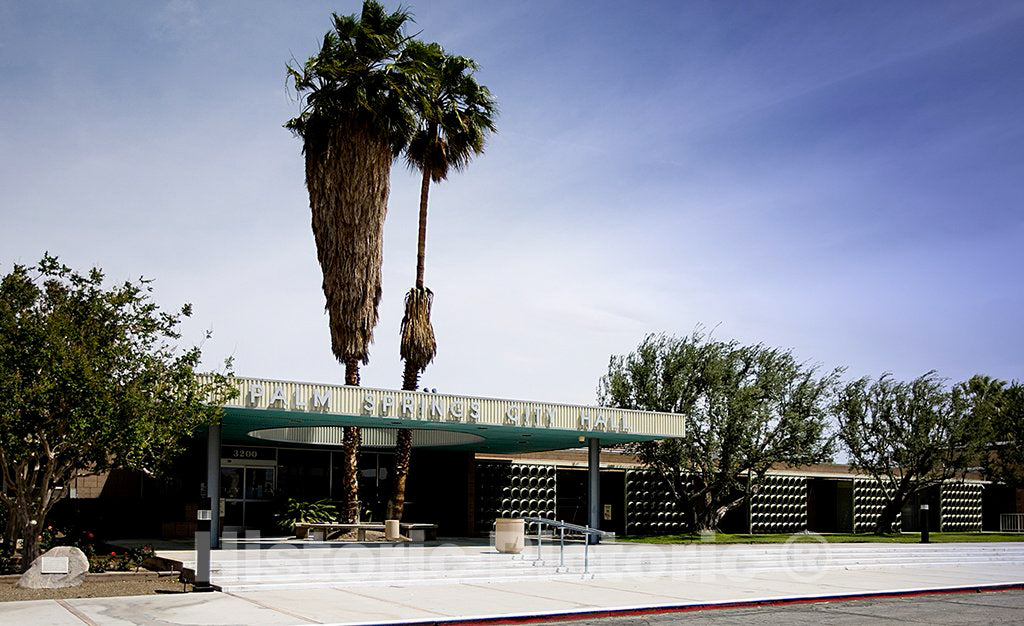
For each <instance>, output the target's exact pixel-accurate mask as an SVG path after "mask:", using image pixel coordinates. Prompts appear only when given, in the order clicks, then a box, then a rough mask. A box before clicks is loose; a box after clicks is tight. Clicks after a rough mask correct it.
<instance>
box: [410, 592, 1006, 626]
mask: <svg viewBox="0 0 1024 626" xmlns="http://www.w3.org/2000/svg"><path fill="white" fill-rule="evenodd" d="M1002 591H1024V583H1007V584H998V585H980V586H973V587H949V588H940V589H921V590H916V591H915V590H912V591H884V592H872V593H855V594H844V595H829V596H815V597H813V598H779V599H769V600H751V601H746V600H737V601H735V602H720V603H703V604H686V605H682V604H681V605H677V606H658V607H651V608H649V609H644V608H636V609H596V610H590V611H587V610H583V611H573V612H571V613H558V614H552V615H523V616H521V617H508V616H504V617H493V618H482V619H481V618H477V619H451V620H440V621H437V622H433V623H436V624H538V623H543V622H568V621H574V620H581V619H601V618H607V617H631V616H638V615H657V614H662V613H695V612H698V611H722V610H728V609H742V608H752V607H758V606H791V605H799V604H819V603H822V602H852V601H854V600H871V599H877V598H914V597H919V596H934V595H954V594H966V593H989V592H1002ZM395 623H396V624H399V623H402V622H395Z"/></svg>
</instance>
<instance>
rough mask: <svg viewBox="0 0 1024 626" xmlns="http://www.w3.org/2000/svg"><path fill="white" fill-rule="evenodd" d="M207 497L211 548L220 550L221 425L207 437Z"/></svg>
mask: <svg viewBox="0 0 1024 626" xmlns="http://www.w3.org/2000/svg"><path fill="white" fill-rule="evenodd" d="M206 495H207V496H209V498H210V516H211V517H210V547H211V548H213V549H217V548H220V424H214V425H213V426H210V429H209V431H208V433H207V436H206Z"/></svg>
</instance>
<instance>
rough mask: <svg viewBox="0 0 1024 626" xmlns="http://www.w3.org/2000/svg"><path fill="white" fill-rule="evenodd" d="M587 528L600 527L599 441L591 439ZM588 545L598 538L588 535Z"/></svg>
mask: <svg viewBox="0 0 1024 626" xmlns="http://www.w3.org/2000/svg"><path fill="white" fill-rule="evenodd" d="M587 444H588V450H587V485H588V488H587V509H588V515H587V526H590V527H591V528H600V527H601V440H600V439H595V438H593V437H591V438H590V439H588V440H587ZM589 537H590V543H597V542H598V538H597V536H595V535H590V536H589Z"/></svg>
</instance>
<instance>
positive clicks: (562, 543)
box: [558, 526, 565, 568]
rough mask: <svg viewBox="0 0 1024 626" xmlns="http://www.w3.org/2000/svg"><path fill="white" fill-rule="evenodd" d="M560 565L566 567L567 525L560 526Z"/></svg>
mask: <svg viewBox="0 0 1024 626" xmlns="http://www.w3.org/2000/svg"><path fill="white" fill-rule="evenodd" d="M558 542H559V544H560V546H559V548H558V567H559V568H562V567H565V526H559V527H558Z"/></svg>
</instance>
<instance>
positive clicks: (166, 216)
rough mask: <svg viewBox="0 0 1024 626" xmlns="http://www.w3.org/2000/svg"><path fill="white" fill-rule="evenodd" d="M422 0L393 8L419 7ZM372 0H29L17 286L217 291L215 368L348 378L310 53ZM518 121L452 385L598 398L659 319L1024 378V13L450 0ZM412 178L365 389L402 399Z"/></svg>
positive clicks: (13, 79)
mask: <svg viewBox="0 0 1024 626" xmlns="http://www.w3.org/2000/svg"><path fill="white" fill-rule="evenodd" d="M392 6H393V5H392ZM358 8H359V5H358V3H355V2H339V3H323V2H303V3H271V2H216V3H207V2H189V1H186V0H175V1H172V2H145V3H141V2H127V1H125V2H116V1H108V2H85V1H67V2H9V3H4V4H0V233H2V235H0V244H2V245H0V271H3V272H4V273H6V272H7V271H9V269H10V266H11V264H12V263H15V262H21V263H32V262H34V261H36V260H38V258H39V257H40V255H41V254H42V252H43V251H44V250H49V251H50V252H52V253H56V254H58V255H60V256H61V257H62V258H63V259H64V260H65V261H66V262H68V263H70V264H72V265H75V266H77V267H82V268H84V267H86V266H91V265H99V266H101V267H103V268H105V269H106V271H107V273H108V275H109V276H110V277H111V278H114V279H119V280H120V279H125V278H128V277H132V276H137V275H146V276H148V277H152V278H155V279H156V297H157V299H158V301H159V302H160V303H161V304H164V305H165V306H168V307H174V306H177V305H178V304H180V303H181V302H184V301H190V302H192V303H193V304H194V309H195V315H194V318H193V320H192V321H191V322H189V324H188V326H187V328H186V331H187V337H188V338H191V339H192V340H193V341H198V340H199V339H200V338H201V336H202V332H203V331H204V330H205V329H212V331H213V339H212V340H210V341H208V342H207V343H206V344H205V351H206V355H207V361H208V363H209V364H210V365H211V366H215V365H216V364H217V363H219V362H220V361H221V360H222V359H223V358H224V357H225V356H228V355H233V356H234V358H235V363H236V369H237V371H238V372H239V373H240V374H243V375H251V376H265V377H270V378H284V379H297V380H310V381H316V382H337V381H340V379H341V377H342V371H341V368H340V366H338V365H337V364H336V363H335V362H334V361H333V358H332V357H331V354H330V349H329V336H328V333H327V319H326V316H325V315H324V313H323V295H322V293H321V291H320V277H319V267H318V266H317V263H316V256H315V251H314V247H313V241H312V235H311V233H310V227H309V209H308V198H307V196H306V191H305V188H304V186H303V170H302V159H301V156H300V149H301V145H300V142H299V141H298V140H296V139H294V138H293V137H291V136H290V134H289V133H288V132H287V131H285V130H284V129H283V128H281V124H282V123H283V122H284V121H285V120H287V119H288V118H289V117H291V116H293V115H295V114H296V113H297V111H298V103H297V102H296V100H295V99H294V97H293V96H292V95H291V94H290V93H289V92H288V90H287V88H286V84H285V80H284V67H285V65H286V64H287V63H288V62H289V61H290V60H292V59H297V60H299V61H301V60H304V59H305V58H306V57H308V56H309V55H310V54H312V53H313V52H314V51H315V49H316V46H317V44H318V41H319V39H320V37H321V36H322V35H323V33H324V32H325V31H326V30H327V28H328V26H329V15H330V12H331V11H332V10H333V11H338V12H341V13H353V12H356V11H358ZM412 10H413V12H414V14H415V16H416V26H415V28H416V29H417V30H420V31H421V32H422V34H421V36H422V38H424V39H429V40H436V41H438V42H440V43H441V44H442V45H444V46H445V47H446V48H447V49H449V50H451V51H453V52H456V53H459V54H463V55H467V56H471V57H474V58H475V59H476V60H477V61H478V62H479V63H480V65H481V66H482V69H481V71H480V72H479V75H478V78H479V80H480V81H481V82H483V83H484V84H487V85H488V86H489V87H491V89H492V91H493V92H494V93H495V95H496V97H497V99H498V101H499V103H500V107H501V116H500V118H499V121H498V123H499V132H498V134H497V135H495V136H494V137H493V138H492V140H491V141H490V142H489V144H488V148H487V152H486V154H484V155H483V156H481V157H479V158H478V159H476V160H475V161H474V162H473V163H472V164H471V165H470V167H469V168H468V169H467V170H466V171H465V172H464V173H461V174H454V175H453V176H452V177H451V178H450V179H449V180H448V181H447V182H445V183H443V184H441V185H439V186H435V187H434V188H433V189H432V192H431V205H430V209H431V214H430V226H429V238H428V250H427V284H428V286H430V287H431V288H432V289H433V290H434V291H435V293H436V299H435V306H434V323H435V330H436V332H437V335H438V342H439V352H438V356H437V360H436V361H435V363H434V364H433V365H432V366H431V367H430V368H429V369H428V370H427V373H426V375H425V377H424V381H423V382H424V383H425V384H426V385H428V386H431V387H436V388H437V389H438V390H441V391H447V392H458V393H468V394H476V395H486V396H499V397H515V398H529V399H538V400H551V401H563V402H593V401H594V399H595V393H594V391H595V387H596V385H597V380H598V378H599V377H600V375H601V374H602V373H603V372H604V371H605V369H606V367H607V362H608V357H609V356H610V355H612V354H621V353H624V352H628V351H629V350H631V349H632V348H633V347H635V345H636V344H637V343H638V342H639V341H640V340H641V339H642V337H643V336H644V335H645V334H646V333H649V332H669V333H675V334H685V333H688V332H690V331H691V330H693V329H694V328H695V327H697V326H699V325H703V326H705V327H707V328H715V330H714V334H715V336H716V337H719V338H723V339H731V338H735V339H738V340H740V341H743V342H751V343H753V342H764V343H766V344H769V345H775V346H782V347H786V348H791V349H792V350H793V351H794V353H795V354H796V355H797V356H798V357H799V358H800V359H802V360H806V361H809V362H811V363H818V364H820V365H821V366H822V367H826V368H829V367H834V366H845V367H847V368H848V370H847V376H848V377H851V378H852V377H856V376H862V375H873V376H877V375H878V374H880V373H882V372H884V371H891V372H893V373H894V374H895V375H896V376H898V377H901V378H909V377H913V376H916V375H919V374H922V373H924V372H926V371H928V370H931V369H935V370H938V372H939V373H940V374H941V375H943V376H946V377H949V378H950V379H953V380H957V379H962V378H965V377H968V376H970V375H972V374H974V373H978V372H981V373H986V374H990V375H993V376H997V377H1000V378H1006V379H1022V378H1024V337H1022V333H1021V330H1020V329H1021V325H1020V320H1021V319H1022V317H1024V295H1022V293H1021V289H1020V287H1019V278H1018V275H1019V274H1020V272H1021V269H1022V266H1024V245H1022V243H1024V213H1022V211H1021V208H1022V200H1024V198H1022V196H1024V121H1022V118H1021V113H1020V112H1021V111H1024V72H1022V71H1021V63H1022V61H1024V4H1021V3H1019V2H986V3H968V2H899V3H891V2H831V1H830V2H819V1H816V2H742V3H740V2H719V1H715V2H650V3H612V2H589V3H568V2H515V3H504V2H494V3H485V2H468V1H467V2H419V3H413V6H412ZM417 194H418V178H417V177H416V176H415V175H413V174H411V173H410V172H408V171H407V170H406V169H405V168H404V167H403V166H401V165H400V164H399V165H396V167H395V169H394V171H393V176H392V194H391V202H390V212H389V217H388V223H387V230H386V234H385V237H386V239H385V266H384V271H385V274H384V281H385V282H384V299H383V303H382V308H381V322H380V325H379V326H378V328H377V334H376V336H377V340H376V343H375V347H374V350H373V353H372V355H371V363H370V365H369V366H368V367H366V368H365V369H364V372H363V382H364V384H366V385H369V386H376V387H389V388H391V387H398V386H399V385H400V377H401V363H400V361H399V359H398V348H397V343H398V342H397V336H398V325H399V321H400V319H401V303H402V297H403V294H404V292H405V291H406V290H407V289H408V288H409V287H410V286H411V285H412V282H413V277H414V270H415V237H416V222H415V212H416V208H417V199H418V195H417Z"/></svg>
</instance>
